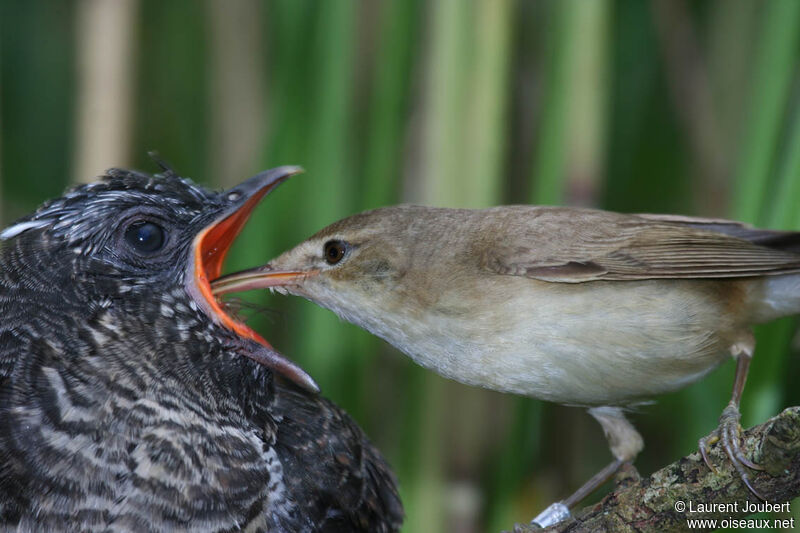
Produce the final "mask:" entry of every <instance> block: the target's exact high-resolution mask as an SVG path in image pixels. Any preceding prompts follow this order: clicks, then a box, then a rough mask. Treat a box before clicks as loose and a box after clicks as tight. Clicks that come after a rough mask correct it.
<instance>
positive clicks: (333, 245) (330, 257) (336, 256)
mask: <svg viewBox="0 0 800 533" xmlns="http://www.w3.org/2000/svg"><path fill="white" fill-rule="evenodd" d="M346 252H347V243H346V242H344V241H328V242H326V243H325V246H323V248H322V255H323V257H325V261H327V262H328V264H329V265H335V264H336V263H338V262H339V261H341V260H342V257H344V254H345V253H346Z"/></svg>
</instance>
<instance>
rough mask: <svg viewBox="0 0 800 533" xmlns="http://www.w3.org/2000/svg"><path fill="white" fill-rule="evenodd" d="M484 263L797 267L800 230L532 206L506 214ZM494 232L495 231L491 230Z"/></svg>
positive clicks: (552, 270) (502, 269)
mask: <svg viewBox="0 0 800 533" xmlns="http://www.w3.org/2000/svg"><path fill="white" fill-rule="evenodd" d="M505 224H506V225H507V226H510V227H507V228H506V229H510V230H511V231H505V232H503V233H502V234H504V235H509V238H508V239H505V240H504V241H503V242H498V243H496V244H492V245H490V246H489V249H488V251H487V252H486V254H485V255H484V257H485V261H484V266H485V267H486V268H488V269H490V270H493V271H495V272H498V273H501V274H509V275H518V276H527V277H530V278H535V279H540V280H543V281H555V282H563V283H580V282H585V281H596V280H644V279H665V278H680V279H691V278H735V277H750V276H765V275H777V274H786V273H790V272H800V253H796V250H797V249H798V243H800V234H798V233H795V232H781V231H771V230H763V229H757V228H752V227H750V226H747V225H745V224H741V223H738V222H731V221H726V220H720V219H701V218H692V217H682V216H670V215H623V214H618V213H610V212H605V211H595V210H589V209H571V208H536V211H535V212H534V213H533V216H530V217H519V216H517V217H515V218H514V219H513V220H507V221H505ZM495 234H496V233H495Z"/></svg>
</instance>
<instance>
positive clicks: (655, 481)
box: [514, 407, 800, 533]
mask: <svg viewBox="0 0 800 533" xmlns="http://www.w3.org/2000/svg"><path fill="white" fill-rule="evenodd" d="M742 449H743V451H744V453H745V455H746V456H747V457H749V458H750V459H752V460H753V461H755V462H756V463H758V464H760V465H761V466H763V467H764V471H761V472H759V471H755V470H752V471H750V473H751V476H750V479H751V481H752V483H753V486H754V487H755V488H756V490H758V491H759V492H760V493H761V494H762V495H764V497H766V498H767V499H768V501H769V502H770V503H781V502H787V501H790V500H792V499H793V498H796V497H797V496H798V495H800V407H790V408H788V409H786V410H784V411H783V412H782V413H781V414H779V415H778V416H776V417H774V418H771V419H770V420H768V421H767V422H765V423H764V424H761V425H759V426H755V427H752V428H750V429H748V430H747V431H746V432H745V433H744V439H743V443H742ZM709 458H710V460H711V462H712V464H713V465H714V466H715V467H716V472H712V471H711V470H710V469H709V468H708V467H707V466H706V465H705V463H704V462H703V459H702V458H701V457H700V454H699V453H698V452H695V453H693V454H691V455H688V456H687V457H684V458H682V459H679V460H678V461H676V462H674V463H672V464H671V465H669V466H666V467H664V468H662V469H661V470H659V471H657V472H655V473H654V474H652V475H651V476H650V477H647V478H641V477H639V475H638V473H637V472H636V470H635V468H633V467H632V466H629V467H626V468H625V469H623V471H622V472H621V473H620V474H619V475H618V477H617V487H616V488H615V489H614V490H613V491H612V492H611V493H610V494H608V495H607V496H606V497H605V498H603V499H602V500H601V501H600V502H598V503H597V504H596V505H594V506H592V507H587V508H585V509H581V510H579V511H578V512H577V513H575V514H574V517H573V518H571V519H569V520H566V521H564V522H561V523H560V524H557V525H555V526H552V527H550V528H547V529H544V530H543V529H539V528H536V527H532V526H517V527H516V528H515V530H514V531H515V533H531V532H534V531H535V532H537V533H541V532H543V531H548V532H556V531H558V532H569V533H578V532H588V531H593V532H594V531H614V532H626V531H636V532H648V531H654V532H655V531H685V530H687V527H688V526H687V522H686V521H687V519H704V518H705V519H717V520H723V519H726V518H734V519H736V518H743V517H746V516H748V515H750V514H753V511H752V510H747V509H746V508H745V502H750V504H761V503H763V502H761V500H759V499H758V498H756V497H755V496H754V495H753V494H751V493H750V492H749V491H748V490H747V488H746V487H745V486H744V484H743V483H742V481H741V479H740V478H739V475H738V474H737V472H736V470H735V469H734V468H733V465H732V464H731V463H730V461H729V460H728V458H727V456H726V455H725V453H724V451H723V449H722V447H721V445H720V444H715V445H714V446H712V447H711V450H710V452H709ZM679 502H680V503H679ZM708 504H728V505H727V508H726V509H718V510H716V511H712V510H708V507H709V505H708ZM734 504H735V505H734ZM682 506H685V510H684V511H680V508H681V507H682ZM701 506H702V507H705V508H706V509H703V510H700V509H698V508H699V507H701ZM787 507H788V505H784V506H783V510H786V509H787ZM720 527H721V526H720Z"/></svg>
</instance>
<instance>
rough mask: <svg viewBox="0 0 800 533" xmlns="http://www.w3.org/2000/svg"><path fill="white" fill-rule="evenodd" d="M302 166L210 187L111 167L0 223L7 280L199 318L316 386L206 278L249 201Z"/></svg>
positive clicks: (103, 304) (95, 302) (137, 311)
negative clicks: (227, 305) (228, 307)
mask: <svg viewBox="0 0 800 533" xmlns="http://www.w3.org/2000/svg"><path fill="white" fill-rule="evenodd" d="M298 172H300V169H299V168H298V167H290V166H285V167H279V168H274V169H271V170H267V171H265V172H262V173H260V174H258V175H256V176H254V177H252V178H250V179H248V180H247V181H245V182H243V183H242V184H240V185H238V186H236V187H233V188H232V189H228V190H225V191H221V192H213V191H210V190H208V189H205V188H202V187H199V186H197V185H195V184H194V183H192V182H191V181H189V180H187V179H184V178H181V177H179V176H178V175H176V174H175V173H174V172H172V171H170V170H167V171H166V172H165V173H164V174H162V175H155V176H150V175H147V174H143V173H139V172H133V171H129V170H120V169H112V170H109V171H108V173H107V175H106V176H105V177H104V178H103V179H102V180H101V181H99V182H96V183H90V184H87V185H82V186H79V187H77V188H75V189H72V190H71V191H68V192H67V193H66V194H65V195H64V196H62V197H61V198H57V199H54V200H51V201H49V202H46V203H45V204H43V205H42V206H41V207H40V208H39V209H38V210H37V211H36V212H34V213H33V214H31V215H29V216H27V217H24V218H22V219H20V220H18V221H17V222H16V223H14V224H13V225H11V226H9V227H8V228H6V229H5V230H3V231H2V232H0V245H1V246H2V247H3V256H4V258H3V264H4V270H5V272H3V276H4V278H5V279H4V280H3V281H4V285H5V287H6V288H8V289H9V290H11V291H13V290H14V289H15V288H18V289H19V290H24V291H26V293H27V294H29V295H30V294H34V295H35V294H36V293H41V294H42V295H48V298H47V299H48V300H50V301H53V302H54V305H59V302H60V305H62V306H63V307H64V309H65V310H66V309H67V308H69V309H73V310H74V309H75V308H82V309H87V310H92V309H103V308H105V309H114V310H116V311H117V316H129V317H136V319H137V320H141V321H142V322H144V323H147V321H148V318H152V319H153V320H155V319H156V318H158V319H159V320H164V319H165V318H166V319H169V320H170V321H171V323H172V324H173V325H174V328H175V329H176V330H180V329H190V328H192V329H194V330H197V328H198V327H199V326H202V325H203V323H205V325H206V326H208V328H207V329H208V330H209V331H215V332H217V333H219V332H222V333H223V334H224V335H223V336H225V337H227V341H228V342H231V343H233V344H237V343H238V344H239V345H242V346H246V348H247V349H245V350H244V354H245V355H247V356H248V357H250V358H252V359H255V360H257V361H259V362H261V363H262V364H265V365H266V366H269V367H270V368H272V369H273V370H275V371H276V372H277V373H279V374H283V375H284V376H286V377H288V378H289V379H291V380H293V381H295V382H296V383H298V384H299V385H301V386H303V387H306V388H309V389H316V385H315V384H314V382H313V380H312V379H311V378H310V377H309V376H308V375H307V374H306V373H305V372H303V371H302V370H301V369H300V368H299V367H297V366H296V365H294V364H293V363H291V362H290V361H288V360H286V359H285V358H284V357H283V356H281V355H280V354H278V353H277V352H275V351H274V350H273V349H272V348H271V346H270V345H269V344H268V343H267V341H266V340H264V339H263V338H262V337H260V336H259V335H258V334H257V333H256V332H255V331H253V330H252V329H250V328H249V327H247V326H246V325H245V324H243V323H241V322H239V321H237V320H236V319H235V318H233V317H231V316H230V315H228V314H227V313H226V311H225V309H224V308H223V307H221V306H220V305H219V303H218V301H217V300H216V299H215V298H214V296H213V295H212V293H211V289H210V287H209V280H212V279H214V278H217V277H219V275H220V273H221V270H222V264H223V261H224V259H225V256H226V254H227V252H228V250H229V248H230V246H231V244H232V243H233V240H234V238H235V237H236V235H237V234H238V233H239V231H240V230H241V229H242V227H243V226H244V224H245V222H246V221H247V219H248V217H249V216H250V214H251V212H252V211H253V209H254V208H255V206H256V205H257V204H258V203H259V201H260V200H261V199H262V198H263V197H264V196H265V195H266V194H268V193H269V192H270V191H271V190H272V189H274V188H275V187H276V186H277V185H279V184H280V183H281V182H283V181H284V180H286V179H287V178H289V177H290V176H292V175H293V174H296V173H298ZM53 295H57V298H56V299H55V300H54V299H53ZM54 312H58V310H54ZM177 333H180V332H179V331H177ZM217 336H219V335H217Z"/></svg>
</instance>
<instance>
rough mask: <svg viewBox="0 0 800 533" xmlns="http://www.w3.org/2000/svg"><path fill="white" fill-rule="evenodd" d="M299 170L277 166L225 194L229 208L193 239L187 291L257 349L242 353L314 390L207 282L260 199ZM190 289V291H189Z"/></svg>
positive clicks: (310, 381)
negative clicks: (233, 313)
mask: <svg viewBox="0 0 800 533" xmlns="http://www.w3.org/2000/svg"><path fill="white" fill-rule="evenodd" d="M299 172H302V169H300V168H299V167H278V168H274V169H271V170H267V171H265V172H262V173H260V174H258V175H256V176H254V177H252V178H250V179H249V180H247V181H245V182H244V183H242V184H241V185H239V186H237V187H234V188H233V189H230V190H229V191H227V192H226V193H223V195H225V197H226V199H227V200H228V201H229V202H230V203H231V207H230V208H229V209H227V210H226V211H225V212H223V214H222V215H221V216H220V217H219V218H217V219H216V220H215V221H214V222H212V223H211V224H210V225H209V226H208V227H207V228H205V229H204V230H203V231H201V232H200V233H199V234H198V235H197V236H196V237H195V239H194V243H193V250H192V268H191V269H190V270H191V279H192V281H193V283H192V284H191V288H190V292H192V293H199V294H194V296H195V299H196V300H197V301H198V303H199V304H200V306H201V307H202V308H203V310H204V311H205V312H206V313H207V314H208V315H209V316H210V317H211V318H212V319H213V320H214V321H216V322H217V323H219V324H220V325H222V326H224V327H226V328H228V329H230V330H233V331H234V332H235V333H236V334H237V335H239V336H240V337H243V338H245V339H250V340H252V341H255V342H256V343H257V344H258V346H259V348H258V349H257V350H255V351H253V350H248V351H247V353H245V355H246V356H247V357H249V358H251V359H253V360H255V361H257V362H259V363H261V364H263V365H265V366H267V367H269V368H271V369H273V370H275V371H276V372H277V373H279V374H281V375H283V376H284V377H286V378H288V379H290V380H291V381H293V382H295V383H296V384H298V385H300V386H301V387H303V388H305V389H308V390H311V391H314V392H317V391H319V387H318V386H317V384H316V383H315V382H314V380H313V379H312V378H311V376H309V375H308V374H307V373H306V372H305V371H304V370H303V369H301V368H300V367H299V366H297V365H296V364H295V363H293V362H292V361H289V360H288V359H286V358H285V357H284V356H283V355H281V354H280V353H278V352H277V351H275V349H274V348H273V347H272V346H271V345H270V343H269V342H267V341H266V339H264V337H262V336H261V335H259V334H258V333H256V332H255V331H254V330H253V329H252V328H250V327H249V326H247V325H246V324H244V323H242V322H239V321H237V320H235V319H233V318H232V317H231V316H230V315H228V314H227V313H226V312H225V310H224V309H223V306H222V305H220V302H219V301H217V299H216V297H215V295H214V294H213V293H212V291H211V281H213V280H214V279H216V278H218V277H220V274H221V273H222V266H223V264H224V262H225V257H226V256H227V254H228V251H229V250H230V247H231V245H232V244H233V241H234V240H235V239H236V236H237V235H239V232H240V231H241V230H242V228H243V227H244V225H245V223H247V220H248V219H249V218H250V215H251V214H252V212H253V210H254V209H255V207H256V206H257V205H258V204H259V202H260V201H261V199H262V198H264V196H266V195H267V194H268V193H269V192H271V191H272V190H273V189H274V188H275V187H277V186H278V185H279V184H281V183H282V182H283V181H285V180H287V179H288V178H289V177H291V176H293V175H294V174H297V173H299ZM192 289H193V290H192Z"/></svg>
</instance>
